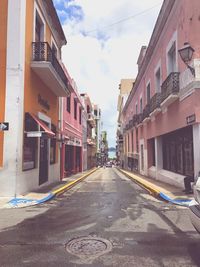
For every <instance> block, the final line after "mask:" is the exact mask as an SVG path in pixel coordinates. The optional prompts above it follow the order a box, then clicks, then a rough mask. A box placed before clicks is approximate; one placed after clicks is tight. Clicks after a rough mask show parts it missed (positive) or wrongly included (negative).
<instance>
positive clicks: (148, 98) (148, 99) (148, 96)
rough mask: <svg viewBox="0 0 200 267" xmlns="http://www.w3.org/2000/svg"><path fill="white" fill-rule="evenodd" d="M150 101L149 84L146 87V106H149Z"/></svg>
mask: <svg viewBox="0 0 200 267" xmlns="http://www.w3.org/2000/svg"><path fill="white" fill-rule="evenodd" d="M150 99H151V87H150V83H149V84H148V85H147V104H149V102H150Z"/></svg>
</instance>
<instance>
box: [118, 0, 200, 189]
mask: <svg viewBox="0 0 200 267" xmlns="http://www.w3.org/2000/svg"><path fill="white" fill-rule="evenodd" d="M199 10H200V1H199V0H192V1H189V0H181V1H175V0H165V1H164V3H163V6H162V8H161V11H160V13H159V16H158V19H157V22H156V25H155V28H154V30H153V33H152V36H151V39H150V42H149V45H148V47H145V46H143V47H142V49H141V52H140V55H139V58H138V62H137V63H138V75H137V78H136V81H135V85H134V88H133V89H132V91H131V93H130V95H129V98H128V100H127V102H126V105H125V107H124V109H123V112H122V116H123V129H124V132H123V138H124V166H125V168H127V169H130V170H137V171H139V172H140V173H141V174H144V175H149V176H151V177H153V178H155V179H159V180H163V181H165V182H168V183H171V184H174V185H178V186H180V187H182V186H183V179H184V177H185V176H186V175H188V176H196V175H197V173H198V172H199V170H200V102H199V99H200V34H199V25H200V21H199ZM185 43H188V44H187V45H186V46H185V47H186V48H189V49H190V50H189V51H190V52H194V53H193V55H192V58H191V60H190V59H186V63H187V64H188V65H187V64H185V63H184V62H183V60H182V59H181V57H180V52H179V50H180V49H181V48H182V47H183V46H184V44H185ZM191 54H192V53H191Z"/></svg>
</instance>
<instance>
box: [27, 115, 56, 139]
mask: <svg viewBox="0 0 200 267" xmlns="http://www.w3.org/2000/svg"><path fill="white" fill-rule="evenodd" d="M29 115H30V116H31V117H32V118H33V120H34V121H35V122H36V123H37V124H38V125H39V126H40V127H41V128H42V130H43V131H42V133H44V134H48V135H50V136H55V133H54V132H52V130H51V129H50V128H49V127H48V126H47V125H46V124H45V123H44V122H43V121H42V120H40V119H39V118H38V117H37V116H36V115H34V114H31V113H29Z"/></svg>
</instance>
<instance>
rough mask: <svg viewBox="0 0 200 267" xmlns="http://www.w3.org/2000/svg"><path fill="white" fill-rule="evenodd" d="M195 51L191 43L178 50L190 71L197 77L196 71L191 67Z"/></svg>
mask: <svg viewBox="0 0 200 267" xmlns="http://www.w3.org/2000/svg"><path fill="white" fill-rule="evenodd" d="M194 51H195V50H194V49H193V48H192V47H191V45H190V44H189V43H184V46H183V47H182V48H180V49H179V50H178V52H179V55H180V57H181V59H182V60H183V62H184V63H185V65H186V66H187V67H188V69H189V70H190V71H191V73H192V75H193V76H195V69H194V68H193V67H191V66H190V65H189V62H190V61H191V60H192V56H193V53H194Z"/></svg>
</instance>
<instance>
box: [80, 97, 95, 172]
mask: <svg viewBox="0 0 200 267" xmlns="http://www.w3.org/2000/svg"><path fill="white" fill-rule="evenodd" d="M81 97H82V100H83V102H84V107H85V113H86V117H87V169H91V168H94V167H95V166H96V138H95V128H96V123H95V118H94V110H93V104H92V102H91V100H90V97H89V96H88V94H86V93H83V94H81Z"/></svg>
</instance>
